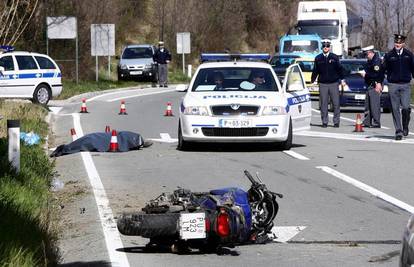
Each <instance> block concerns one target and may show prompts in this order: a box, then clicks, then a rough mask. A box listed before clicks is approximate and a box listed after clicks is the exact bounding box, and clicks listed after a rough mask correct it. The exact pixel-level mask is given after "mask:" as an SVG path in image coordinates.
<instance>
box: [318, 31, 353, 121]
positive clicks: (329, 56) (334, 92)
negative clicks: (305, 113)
mask: <svg viewBox="0 0 414 267" xmlns="http://www.w3.org/2000/svg"><path fill="white" fill-rule="evenodd" d="M330 50H331V42H330V41H329V40H327V39H324V40H322V53H321V54H319V55H317V56H316V57H315V64H314V66H313V71H312V78H311V82H312V83H314V82H315V81H316V78H318V82H319V104H320V107H321V119H322V127H323V128H326V127H328V103H329V97H331V100H332V104H333V109H334V117H333V123H334V127H335V128H338V127H339V120H340V106H339V88H338V82H339V80H341V83H342V86H345V81H344V80H343V79H344V73H343V68H342V66H341V63H340V62H339V57H338V56H337V55H336V54H334V53H331V52H330Z"/></svg>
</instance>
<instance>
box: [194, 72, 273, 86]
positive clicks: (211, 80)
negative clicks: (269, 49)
mask: <svg viewBox="0 0 414 267" xmlns="http://www.w3.org/2000/svg"><path fill="white" fill-rule="evenodd" d="M191 91H194V92H205V91H221V92H223V91H279V90H278V87H277V84H276V81H275V79H274V77H273V74H272V72H271V71H270V70H269V69H266V68H252V67H250V68H249V67H244V68H241V67H226V68H205V69H201V70H200V71H199V72H198V74H197V77H196V79H195V81H194V84H193V87H192V89H191Z"/></svg>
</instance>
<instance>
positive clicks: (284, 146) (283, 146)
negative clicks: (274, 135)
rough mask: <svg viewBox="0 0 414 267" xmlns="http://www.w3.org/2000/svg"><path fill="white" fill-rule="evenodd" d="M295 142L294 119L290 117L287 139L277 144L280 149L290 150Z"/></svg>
mask: <svg viewBox="0 0 414 267" xmlns="http://www.w3.org/2000/svg"><path fill="white" fill-rule="evenodd" d="M292 143H293V129H292V119H289V130H288V137H287V139H286V140H285V141H283V142H280V143H278V144H277V147H278V148H279V149H280V150H290V148H291V147H292Z"/></svg>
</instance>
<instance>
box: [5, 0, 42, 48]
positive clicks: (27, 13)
mask: <svg viewBox="0 0 414 267" xmlns="http://www.w3.org/2000/svg"><path fill="white" fill-rule="evenodd" d="M38 2H39V0H11V1H3V3H2V4H0V44H3V45H14V44H15V43H16V42H17V40H18V39H19V38H20V36H21V35H22V33H23V32H24V31H25V29H26V27H27V25H28V24H29V23H30V20H31V18H32V17H33V14H34V13H35V11H36V8H37V6H38Z"/></svg>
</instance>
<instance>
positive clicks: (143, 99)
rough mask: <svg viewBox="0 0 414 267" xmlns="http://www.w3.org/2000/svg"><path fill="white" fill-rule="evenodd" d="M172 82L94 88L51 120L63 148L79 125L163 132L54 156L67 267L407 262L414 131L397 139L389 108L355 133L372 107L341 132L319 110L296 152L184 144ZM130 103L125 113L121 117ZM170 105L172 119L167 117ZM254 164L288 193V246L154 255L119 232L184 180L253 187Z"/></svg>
mask: <svg viewBox="0 0 414 267" xmlns="http://www.w3.org/2000/svg"><path fill="white" fill-rule="evenodd" d="M172 89H173V88H168V89H151V88H148V89H143V90H129V91H126V92H116V93H110V94H106V95H100V96H95V97H94V98H89V100H88V102H87V107H88V111H89V112H90V113H88V114H79V113H78V112H79V110H80V100H76V99H74V100H73V101H72V102H70V103H66V104H65V105H64V107H63V109H61V110H60V111H59V113H58V114H55V116H53V119H52V123H53V133H54V137H53V138H51V141H50V142H51V144H53V145H59V144H63V143H69V142H70V141H71V136H70V128H74V127H75V128H76V129H77V131H78V130H79V129H82V131H83V133H84V134H86V133H92V132H102V131H104V129H105V126H106V125H109V126H110V127H111V128H112V129H117V130H118V131H121V130H128V131H133V132H138V133H140V134H141V135H142V136H143V137H144V138H145V139H153V140H154V145H152V146H151V147H149V148H144V149H142V150H138V151H130V152H126V153H95V152H92V153H89V152H87V153H82V154H81V153H78V154H73V155H68V156H63V157H59V158H57V159H56V168H57V171H58V173H59V175H60V176H59V177H58V179H59V180H61V181H63V182H64V183H65V186H64V188H63V189H61V193H62V194H64V193H66V197H65V198H62V199H61V200H59V201H60V203H61V206H63V207H62V214H61V223H62V225H63V227H64V229H65V231H64V232H63V233H62V235H61V241H60V248H61V251H62V262H63V266H128V265H129V266H252V265H256V266H397V265H398V251H399V249H400V243H399V242H400V240H401V237H402V230H403V228H404V226H405V225H406V223H407V220H408V217H409V214H410V213H409V210H411V209H414V208H413V206H414V195H413V193H412V188H414V179H412V173H413V167H412V166H411V164H412V158H413V157H414V150H413V148H414V136H413V135H412V134H410V136H409V137H408V138H406V139H405V140H403V141H401V142H399V143H398V142H395V141H394V140H393V137H394V129H393V125H392V119H391V115H390V114H382V118H381V120H382V125H383V128H382V129H365V132H363V133H354V132H353V130H354V127H355V126H354V125H355V122H354V120H355V117H356V113H357V112H359V113H362V110H355V109H351V110H343V112H342V113H341V116H342V119H341V126H340V128H333V127H328V128H326V129H323V128H321V127H320V124H321V123H320V115H319V113H318V111H317V110H316V109H315V110H314V111H313V117H312V129H311V130H310V131H307V132H304V133H303V132H302V133H297V134H295V135H294V139H293V143H294V146H293V148H292V150H291V151H293V152H295V153H294V154H288V153H286V152H282V151H272V150H270V149H269V148H268V147H267V146H265V145H260V146H258V145H242V144H238V145H228V146H222V145H219V146H217V145H211V144H210V145H202V146H197V147H196V148H195V150H194V151H190V152H181V151H178V150H176V142H175V141H176V138H177V125H178V116H177V115H178V107H179V103H180V98H181V97H182V96H183V93H179V92H175V91H173V90H172ZM122 99H125V101H126V109H127V112H128V115H126V116H121V115H118V112H119V108H120V101H121V100H122ZM168 101H171V102H172V106H173V113H174V115H175V116H173V117H165V116H163V114H164V112H165V109H166V102H168ZM313 105H314V106H315V107H316V106H317V102H315V103H313ZM330 124H331V125H332V120H331V122H330ZM413 125H414V123H411V126H413ZM411 130H414V129H413V127H412V128H411ZM78 134H79V132H78ZM410 162H411V163H410ZM245 169H247V170H249V171H250V172H252V173H255V172H258V173H259V174H260V177H262V180H263V182H265V183H266V185H267V186H268V188H270V189H271V190H272V191H275V192H280V193H283V194H284V196H285V197H284V198H283V199H280V200H279V205H280V210H279V214H278V216H277V217H276V221H275V224H276V225H277V226H278V231H282V232H283V234H282V232H280V234H281V235H286V240H284V241H287V242H275V243H271V244H266V245H248V246H241V247H237V248H234V249H229V250H226V251H224V255H216V254H199V253H191V254H189V255H175V254H171V253H165V252H162V251H160V252H158V253H147V252H145V251H144V250H143V247H144V246H145V244H146V243H147V242H148V240H146V239H142V238H138V237H124V236H121V237H120V238H119V235H117V231H116V229H114V228H113V226H114V225H115V224H114V222H115V220H116V216H117V215H119V214H120V213H122V212H123V211H132V210H137V209H140V208H141V207H143V205H144V203H145V201H147V200H149V199H151V198H154V197H156V196H158V195H159V194H160V193H161V192H168V191H172V190H174V189H176V188H177V187H178V186H180V187H184V188H189V189H192V190H194V191H204V190H209V189H212V188H219V187H226V186H239V187H242V188H245V189H248V186H249V182H248V180H247V179H246V178H245V177H243V170H245ZM68 195H69V196H70V197H67V196H68ZM111 261H112V264H111Z"/></svg>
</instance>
